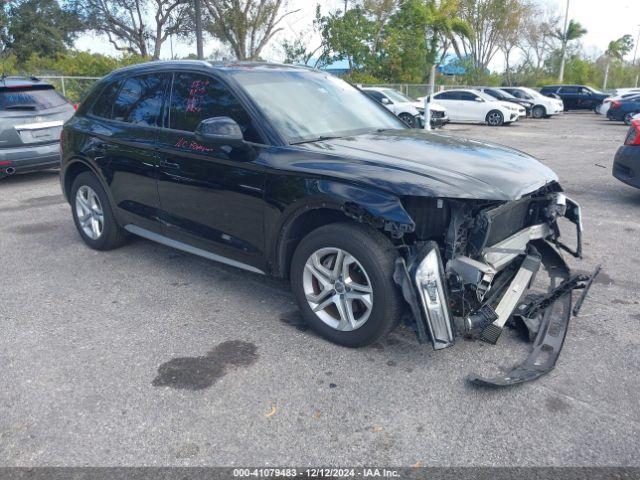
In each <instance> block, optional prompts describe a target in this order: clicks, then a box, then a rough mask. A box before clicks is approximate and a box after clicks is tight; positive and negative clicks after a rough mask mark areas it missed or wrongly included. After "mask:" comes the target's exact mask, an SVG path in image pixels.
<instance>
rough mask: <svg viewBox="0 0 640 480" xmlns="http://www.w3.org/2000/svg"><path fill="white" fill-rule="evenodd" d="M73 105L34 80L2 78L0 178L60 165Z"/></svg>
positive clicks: (0, 86)
mask: <svg viewBox="0 0 640 480" xmlns="http://www.w3.org/2000/svg"><path fill="white" fill-rule="evenodd" d="M73 112H74V109H73V105H71V103H69V102H68V101H67V100H66V99H65V98H64V97H63V96H62V95H60V94H59V93H58V92H57V91H56V90H55V88H54V87H53V85H51V84H49V83H47V82H43V81H41V80H39V79H37V78H35V77H0V178H3V177H6V176H8V175H13V174H14V173H26V172H33V171H37V170H44V169H48V168H52V167H59V166H60V144H59V142H60V132H61V131H62V124H63V123H64V122H65V121H66V120H67V119H69V118H70V117H71V116H72V115H73Z"/></svg>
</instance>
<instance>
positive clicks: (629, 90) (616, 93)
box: [609, 87, 640, 97]
mask: <svg viewBox="0 0 640 480" xmlns="http://www.w3.org/2000/svg"><path fill="white" fill-rule="evenodd" d="M628 93H640V88H637V87H635V88H634V87H629V88H614V89H613V90H610V91H609V96H610V97H620V96H622V95H626V94H628Z"/></svg>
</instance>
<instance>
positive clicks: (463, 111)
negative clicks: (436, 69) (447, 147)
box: [432, 89, 525, 127]
mask: <svg viewBox="0 0 640 480" xmlns="http://www.w3.org/2000/svg"><path fill="white" fill-rule="evenodd" d="M432 98H433V100H435V101H436V102H438V103H439V104H441V105H443V106H444V107H445V108H446V109H447V112H449V120H450V121H451V122H457V123H486V124H487V125H489V126H492V127H497V126H499V125H506V124H509V123H512V122H515V121H517V120H518V118H519V117H520V113H521V112H520V110H522V114H524V113H525V112H524V108H522V107H520V106H519V105H516V104H513V103H508V102H501V101H499V100H496V99H495V98H493V97H490V96H488V95H486V94H484V93H482V92H479V91H478V90H471V89H464V90H463V89H456V90H445V91H444V92H439V93H436V94H434V95H433V97H432Z"/></svg>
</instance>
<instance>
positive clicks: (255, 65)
mask: <svg viewBox="0 0 640 480" xmlns="http://www.w3.org/2000/svg"><path fill="white" fill-rule="evenodd" d="M185 67H199V68H205V69H206V68H211V69H214V70H221V71H228V72H233V71H240V70H242V71H247V70H282V71H290V70H312V69H311V68H309V67H305V66H301V65H291V64H284V63H271V62H248V61H242V62H241V61H233V62H229V61H227V62H210V61H207V60H158V61H153V62H144V63H138V64H136V65H130V66H127V67H123V68H119V69H118V70H115V71H114V72H113V73H124V72H136V71H149V70H155V69H161V70H170V69H172V68H185Z"/></svg>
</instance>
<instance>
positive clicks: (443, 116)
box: [414, 97, 449, 128]
mask: <svg viewBox="0 0 640 480" xmlns="http://www.w3.org/2000/svg"><path fill="white" fill-rule="evenodd" d="M414 106H415V107H416V110H418V112H420V125H421V126H422V127H424V124H425V116H424V97H423V98H421V99H420V98H418V99H417V100H416V101H415V102H414ZM429 112H430V114H431V117H430V123H431V128H442V127H444V126H445V125H446V124H447V123H449V114H448V113H447V109H446V108H444V107H443V106H442V105H439V104H437V103H436V102H429Z"/></svg>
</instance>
